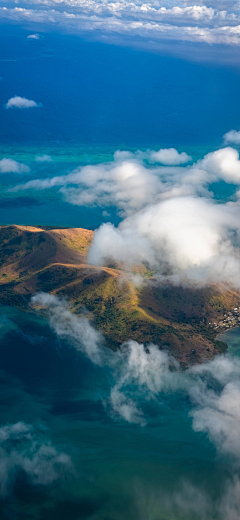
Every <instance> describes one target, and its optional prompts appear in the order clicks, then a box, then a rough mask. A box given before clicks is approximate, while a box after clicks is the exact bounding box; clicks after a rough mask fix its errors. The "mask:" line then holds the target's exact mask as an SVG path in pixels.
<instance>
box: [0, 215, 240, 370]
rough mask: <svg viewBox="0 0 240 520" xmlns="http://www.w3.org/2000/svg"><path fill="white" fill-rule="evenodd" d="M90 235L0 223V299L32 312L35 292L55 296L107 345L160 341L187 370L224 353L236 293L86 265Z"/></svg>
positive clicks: (237, 303) (239, 312)
mask: <svg viewBox="0 0 240 520" xmlns="http://www.w3.org/2000/svg"><path fill="white" fill-rule="evenodd" d="M92 239H93V231H91V230H87V229H81V228H53V227H33V226H19V225H11V226H0V302H1V303H2V304H4V305H12V306H15V307H18V308H21V309H22V310H26V309H28V310H29V303H30V300H31V297H32V295H34V294H35V293H36V292H38V291H45V292H49V293H52V294H55V295H57V296H59V297H62V298H65V299H67V300H68V301H69V305H70V307H71V310H72V312H74V313H76V314H81V313H82V312H83V311H84V312H85V313H87V316H88V317H89V319H90V320H91V321H92V322H93V324H94V325H95V327H96V328H98V329H100V330H101V331H102V332H103V335H104V338H105V342H106V345H107V346H108V347H110V348H112V349H117V348H118V347H119V346H120V345H121V344H122V343H124V342H125V341H127V340H129V339H133V340H136V341H138V342H141V343H144V344H145V345H147V344H149V343H154V344H156V345H158V346H159V348H161V349H167V350H168V351H169V353H170V354H172V355H173V356H174V357H175V358H176V359H177V360H178V361H179V362H180V364H181V365H182V366H183V367H186V366H189V365H191V364H195V363H201V362H204V361H206V360H207V359H211V358H213V357H214V355H215V354H217V353H221V352H224V351H225V350H226V348H227V345H226V344H225V343H223V342H221V341H218V339H217V335H218V334H219V332H220V331H224V330H227V329H228V328H232V327H234V326H236V325H238V322H239V321H240V294H239V293H238V292H237V291H235V290H233V289H232V288H230V287H227V288H226V287H222V286H220V285H216V284H209V285H207V286H205V287H187V286H186V287H184V286H173V285H171V284H170V283H169V282H164V283H163V282H161V283H159V281H158V280H157V279H156V277H155V276H154V273H152V272H150V271H148V270H147V268H146V269H142V271H141V273H142V274H141V275H142V279H143V282H142V284H140V285H136V284H134V283H133V280H132V277H131V276H130V275H131V273H129V272H127V271H125V270H124V269H123V267H122V266H117V265H106V266H95V265H89V264H88V263H87V252H88V249H89V247H90V245H91V241H92Z"/></svg>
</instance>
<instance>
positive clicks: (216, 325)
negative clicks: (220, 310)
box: [208, 307, 240, 329]
mask: <svg viewBox="0 0 240 520" xmlns="http://www.w3.org/2000/svg"><path fill="white" fill-rule="evenodd" d="M208 325H209V326H210V327H211V328H213V329H220V328H221V329H230V328H232V327H237V326H240V307H235V308H234V309H233V310H232V311H230V312H228V313H227V314H224V316H223V317H222V318H220V319H219V320H218V321H214V322H210V321H209V322H208Z"/></svg>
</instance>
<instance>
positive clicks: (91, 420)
mask: <svg viewBox="0 0 240 520" xmlns="http://www.w3.org/2000/svg"><path fill="white" fill-rule="evenodd" d="M0 325H1V327H0V333H1V371H0V377H1V386H0V392H1V398H0V413H1V426H3V425H6V424H12V423H17V422H18V421H23V422H24V423H26V424H32V425H33V426H34V428H35V429H36V430H41V431H43V432H44V436H45V437H47V439H48V440H49V441H50V442H51V443H52V444H53V445H54V446H55V448H56V449H57V450H58V451H60V452H64V453H67V454H68V455H69V456H71V459H72V461H73V466H74V470H73V473H72V474H71V475H70V476H69V477H68V478H66V479H63V480H61V479H59V480H57V481H56V482H54V483H52V485H48V486H43V485H34V486H33V485H32V483H31V482H28V481H27V480H26V479H21V478H19V479H18V480H16V482H15V484H14V489H13V493H12V494H11V495H10V496H6V497H5V498H4V500H2V503H1V509H0V511H1V513H0V518H3V519H5V518H9V519H15V518H16V519H24V520H25V519H27V518H31V519H32V518H34V519H36V520H38V519H39V520H40V519H43V518H44V519H48V518H49V519H50V518H51V519H53V520H55V519H56V520H66V518H68V519H69V520H75V519H80V518H84V519H89V520H90V519H91V520H92V519H94V520H95V519H104V520H106V519H109V520H120V519H122V518H124V519H126V520H136V518H137V519H138V520H140V519H142V520H146V519H149V520H162V519H168V518H169V520H170V519H171V520H180V519H182V518H183V516H181V514H180V513H177V512H176V513H175V514H174V515H173V514H170V513H169V514H167V513H166V510H164V508H163V504H164V500H165V499H166V497H168V496H170V497H171V499H172V497H173V495H174V493H175V491H176V492H177V490H178V489H179V486H180V485H181V483H182V482H187V483H189V484H188V485H189V486H190V485H191V486H195V487H197V488H200V489H201V490H203V491H204V490H205V492H207V493H208V494H210V495H211V497H213V498H215V499H217V498H218V497H219V496H220V493H221V489H222V485H223V481H224V479H225V478H226V475H227V474H228V462H227V460H225V461H224V459H219V458H218V457H216V450H215V447H214V445H213V444H212V443H211V442H210V441H209V440H208V437H207V435H205V434H203V433H196V432H193V430H192V419H191V417H189V415H188V414H189V411H190V403H189V401H188V399H187V398H186V396H184V395H181V393H180V392H176V393H172V394H171V393H170V394H161V393H160V395H159V396H158V398H157V401H154V400H153V401H151V400H150V401H149V402H148V405H147V415H148V424H147V425H146V426H144V427H142V426H140V425H132V424H128V423H127V422H126V421H121V420H120V419H116V418H113V417H111V416H110V415H109V414H108V413H107V410H106V407H105V404H104V403H105V402H106V400H107V398H108V397H109V393H110V389H111V386H112V384H113V376H112V372H111V371H110V369H109V368H107V367H99V366H95V365H94V364H93V363H92V362H91V361H89V360H88V359H87V358H85V357H84V356H83V355H82V354H81V353H79V352H77V351H76V350H75V349H74V348H73V347H72V346H71V345H69V344H68V343H67V342H64V341H60V340H59V339H58V338H57V337H56V335H55V334H54V333H53V332H52V331H51V329H50V328H49V324H48V322H47V321H46V320H45V318H43V317H41V316H38V315H37V314H34V313H32V312H29V313H26V312H22V311H20V310H17V309H14V308H10V307H3V306H1V307H0ZM231 334H232V333H230V335H229V336H228V337H230V336H231ZM234 334H235V335H237V334H238V341H239V342H240V339H239V338H240V331H239V330H238V331H237V330H235V331H234ZM0 436H1V430H0ZM199 514H200V513H199ZM194 518H196V519H197V518H200V516H198V515H196V517H195V516H194ZM216 518H217V517H216ZM192 519H193V513H192V512H191V513H188V512H187V511H186V514H185V516H184V520H192Z"/></svg>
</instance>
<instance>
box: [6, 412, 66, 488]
mask: <svg viewBox="0 0 240 520" xmlns="http://www.w3.org/2000/svg"><path fill="white" fill-rule="evenodd" d="M20 471H23V472H24V473H25V474H26V476H27V477H28V479H29V481H30V482H31V483H32V484H34V485H50V484H52V483H53V482H54V481H56V480H58V479H60V478H66V476H69V475H70V474H71V473H72V471H73V465H72V462H71V459H70V457H69V456H68V455H67V454H65V453H61V452H58V451H57V449H56V448H55V447H54V446H53V445H52V444H51V442H50V441H49V440H48V439H46V437H45V436H44V435H43V434H42V432H41V431H39V430H36V429H35V428H34V427H33V426H32V425H29V424H25V423H24V422H18V423H16V424H8V425H6V426H2V427H1V428H0V495H1V497H5V496H6V495H8V494H9V493H11V491H12V490H13V488H14V484H15V482H16V478H17V476H18V475H19V472H20Z"/></svg>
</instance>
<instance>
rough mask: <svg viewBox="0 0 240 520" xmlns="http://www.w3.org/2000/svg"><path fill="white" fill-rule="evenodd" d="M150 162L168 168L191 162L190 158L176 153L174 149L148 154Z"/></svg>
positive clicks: (184, 154) (183, 153)
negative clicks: (167, 166)
mask: <svg viewBox="0 0 240 520" xmlns="http://www.w3.org/2000/svg"><path fill="white" fill-rule="evenodd" d="M150 160H151V161H154V162H159V163H161V164H165V165H169V166H177V165H179V164H185V163H188V162H189V161H191V160H192V157H190V155H187V154H186V153H185V152H182V153H178V151H177V150H175V148H165V149H162V150H159V151H158V152H154V151H152V152H151V153H150Z"/></svg>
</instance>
